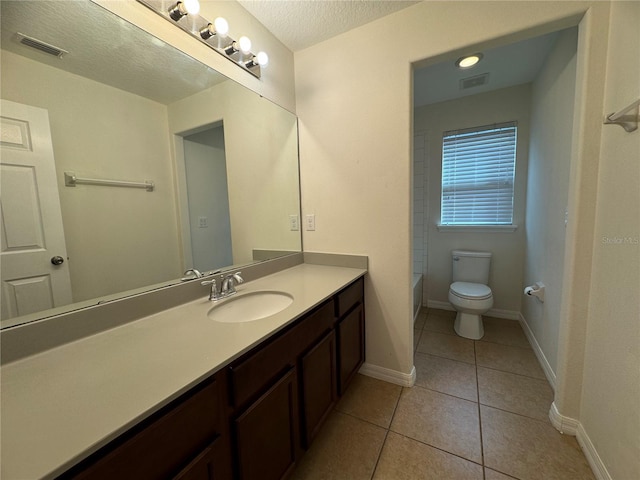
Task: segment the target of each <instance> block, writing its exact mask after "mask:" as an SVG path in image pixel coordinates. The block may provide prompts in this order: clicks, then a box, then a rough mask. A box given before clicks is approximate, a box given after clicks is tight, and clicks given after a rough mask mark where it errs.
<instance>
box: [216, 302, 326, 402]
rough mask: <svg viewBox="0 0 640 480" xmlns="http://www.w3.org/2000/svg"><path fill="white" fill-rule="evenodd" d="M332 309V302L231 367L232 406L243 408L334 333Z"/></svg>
mask: <svg viewBox="0 0 640 480" xmlns="http://www.w3.org/2000/svg"><path fill="white" fill-rule="evenodd" d="M333 309H334V307H333V301H329V302H327V303H325V304H323V305H322V306H321V307H320V308H318V309H317V310H316V311H315V312H313V313H311V314H310V315H309V316H308V317H305V318H304V319H302V320H301V321H300V322H299V323H297V324H295V325H294V326H293V327H292V328H291V329H289V330H287V331H285V332H284V333H282V334H280V335H278V336H277V337H276V338H275V339H274V340H272V341H271V342H270V343H269V344H268V345H266V346H260V347H259V348H260V349H259V350H258V351H257V352H255V353H249V354H248V357H247V358H245V359H241V360H240V361H239V362H238V363H237V364H235V365H232V366H231V367H230V368H229V372H230V380H231V382H230V385H231V403H232V405H233V406H234V407H240V406H241V405H243V404H244V403H245V402H246V401H248V400H249V399H251V398H252V397H254V396H255V395H257V394H258V393H260V392H261V391H263V390H264V388H266V387H267V386H268V385H269V384H271V383H272V382H273V380H275V379H276V378H277V377H278V376H279V375H280V374H281V373H282V372H283V371H284V370H286V369H288V368H290V367H292V366H293V365H294V364H295V361H296V357H297V356H298V355H299V354H300V353H301V352H302V351H304V350H305V349H307V348H308V347H309V346H310V345H311V344H312V343H313V342H314V341H315V340H316V339H317V338H319V337H320V336H322V335H323V334H325V333H326V332H327V331H329V330H330V329H331V325H332V323H333ZM276 335H277V334H276Z"/></svg>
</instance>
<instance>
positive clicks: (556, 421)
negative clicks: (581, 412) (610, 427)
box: [549, 402, 612, 480]
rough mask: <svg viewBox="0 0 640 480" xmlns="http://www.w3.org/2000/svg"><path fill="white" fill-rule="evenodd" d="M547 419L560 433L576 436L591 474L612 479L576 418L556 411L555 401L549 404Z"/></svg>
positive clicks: (600, 478)
mask: <svg viewBox="0 0 640 480" xmlns="http://www.w3.org/2000/svg"><path fill="white" fill-rule="evenodd" d="M549 420H551V424H552V425H553V426H554V427H555V428H556V430H558V431H559V432H560V433H562V434H564V435H572V436H575V437H576V440H577V441H578V444H579V445H580V448H581V449H582V452H583V453H584V456H585V458H586V459H587V462H589V466H590V467H591V470H592V471H593V474H594V475H595V477H596V478H597V479H598V480H612V479H611V475H610V474H609V472H608V471H607V467H605V465H604V462H603V461H602V459H601V458H600V455H598V452H597V450H596V448H595V446H594V445H593V443H592V442H591V439H590V438H589V435H587V432H586V431H585V429H584V427H583V426H582V424H581V423H580V422H579V421H578V420H576V419H575V418H571V417H565V416H564V415H562V414H561V413H560V412H559V411H558V408H557V407H556V404H555V402H553V403H552V404H551V408H550V409H549Z"/></svg>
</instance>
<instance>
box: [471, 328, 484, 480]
mask: <svg viewBox="0 0 640 480" xmlns="http://www.w3.org/2000/svg"><path fill="white" fill-rule="evenodd" d="M473 359H474V360H475V365H474V367H475V370H476V397H477V399H478V428H479V430H480V458H481V461H482V480H486V473H485V462H484V439H483V436H482V414H481V412H480V382H479V381H478V355H477V353H476V341H475V340H474V342H473Z"/></svg>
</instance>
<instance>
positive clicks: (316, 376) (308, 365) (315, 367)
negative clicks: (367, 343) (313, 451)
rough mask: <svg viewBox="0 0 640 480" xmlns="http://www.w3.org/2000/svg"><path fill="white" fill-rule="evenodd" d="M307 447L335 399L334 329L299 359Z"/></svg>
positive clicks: (304, 434) (304, 432)
mask: <svg viewBox="0 0 640 480" xmlns="http://www.w3.org/2000/svg"><path fill="white" fill-rule="evenodd" d="M300 371H301V374H300V377H301V379H302V389H301V390H302V401H301V409H302V412H303V413H302V418H303V422H304V424H303V439H304V446H305V448H309V445H310V444H311V441H312V440H313V438H314V437H315V436H316V434H317V433H318V430H319V429H320V426H321V425H322V422H323V420H324V419H325V417H326V416H327V415H328V414H329V412H331V409H332V408H333V405H334V403H335V400H336V335H335V333H334V332H333V331H332V332H330V333H329V334H328V335H326V336H325V337H324V338H323V339H322V340H320V341H319V342H318V343H317V344H316V345H315V346H314V347H313V348H312V349H311V350H310V351H309V352H307V353H306V354H305V355H303V356H302V358H301V360H300Z"/></svg>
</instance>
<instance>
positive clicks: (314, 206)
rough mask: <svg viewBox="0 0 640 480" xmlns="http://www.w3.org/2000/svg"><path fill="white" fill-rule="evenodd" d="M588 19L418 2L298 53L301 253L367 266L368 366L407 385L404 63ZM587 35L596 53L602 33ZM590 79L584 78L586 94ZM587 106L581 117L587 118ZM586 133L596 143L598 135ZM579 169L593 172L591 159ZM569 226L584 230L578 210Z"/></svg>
mask: <svg viewBox="0 0 640 480" xmlns="http://www.w3.org/2000/svg"><path fill="white" fill-rule="evenodd" d="M589 8H593V9H595V11H594V13H593V16H594V17H596V23H597V22H599V21H600V19H601V18H602V17H603V16H605V17H606V8H607V7H606V5H602V4H599V3H597V2H594V3H590V2H526V3H523V2H506V3H505V2H422V3H420V4H417V5H415V6H413V7H410V8H407V9H404V10H402V11H400V12H397V13H395V14H393V15H389V16H387V17H384V18H382V19H380V20H378V21H375V22H371V23H369V24H367V25H364V26H362V27H360V28H357V29H355V30H352V31H349V32H347V33H345V34H343V35H340V36H338V37H335V38H333V39H330V40H327V41H325V42H323V43H320V44H318V45H315V46H312V47H310V48H308V49H305V50H303V51H300V52H296V54H295V70H296V101H297V112H298V116H299V119H300V155H301V158H300V161H301V181H302V192H303V202H302V205H303V214H305V213H315V214H316V231H315V232H304V245H305V250H312V251H313V250H315V251H326V252H340V253H352V252H354V253H361V254H365V255H368V256H369V261H370V263H369V265H370V269H369V271H370V275H369V276H368V277H367V283H366V298H367V300H366V302H367V303H366V309H367V363H370V364H373V365H375V366H379V367H383V368H386V369H389V370H392V371H397V372H399V373H400V374H405V375H406V374H408V373H410V372H411V369H412V366H413V358H412V335H413V329H412V328H411V308H412V301H411V300H412V299H411V289H410V288H397V285H398V284H400V285H411V280H410V277H411V270H412V265H411V217H410V212H411V193H410V192H411V132H412V120H411V117H412V115H411V103H412V102H411V63H412V62H418V61H421V60H424V59H429V58H431V59H432V60H431V61H433V62H436V61H438V60H440V59H442V58H443V55H446V57H447V58H451V57H453V56H455V55H456V54H458V53H461V52H462V49H463V48H464V47H467V46H470V45H474V46H476V47H481V48H486V47H488V46H496V45H497V44H505V43H511V42H514V41H517V40H521V39H523V38H528V37H531V36H535V35H540V34H543V33H548V32H550V31H552V30H557V29H559V28H562V27H567V26H571V25H575V24H576V23H577V22H578V21H579V20H580V18H581V17H582V15H583V14H584V12H585V11H586V10H588V9H589ZM381 32H393V41H385V40H384V38H383V37H384V35H382V34H381ZM591 35H592V38H593V41H594V42H601V41H602V42H606V37H605V35H606V26H605V28H604V29H598V30H595V29H594V31H593V32H591ZM400 46H401V47H400ZM598 54H599V52H598V51H597V50H596V51H595V52H591V51H590V52H588V53H587V54H586V55H587V57H588V58H591V59H592V60H596V62H595V63H597V61H598V60H601V58H600V56H598ZM592 57H593V58H592ZM597 68H598V67H597V66H596V65H595V64H594V63H593V62H592V63H591V64H590V65H589V66H588V67H587V70H588V71H589V73H590V74H594V77H595V80H594V81H593V82H591V83H593V89H597V88H598V87H599V83H598V80H599V76H598V75H597V74H595V73H596V72H597ZM596 98H597V97H596ZM590 102H591V101H588V102H586V105H585V108H584V113H585V114H586V113H588V114H589V115H594V114H595V113H596V112H595V111H593V112H592V111H591V110H597V109H598V102H597V101H596V103H595V105H591V103H590ZM598 115H599V113H598ZM586 128H587V132H586V133H587V138H593V137H590V136H589V135H593V133H594V131H595V132H596V133H598V134H599V128H600V126H599V124H598V125H596V124H589V125H588V126H587V127H586ZM581 141H582V142H583V143H584V144H585V148H587V149H590V148H591V145H590V141H589V140H581ZM594 155H595V156H594ZM586 158H588V159H589V161H595V162H596V163H597V158H598V156H597V152H592V151H589V152H588V153H586ZM580 181H581V180H578V181H577V184H578V185H579V184H580ZM329 188H331V190H330V191H329ZM586 193H587V196H588V195H589V193H590V192H586ZM577 215H584V216H585V217H586V218H585V219H584V223H585V225H584V227H583V226H582V223H581V228H582V230H583V231H584V230H588V228H589V226H590V225H591V224H590V220H589V211H588V209H587V211H584V212H582V213H577ZM586 253H587V254H588V252H586ZM577 254H578V255H582V254H583V252H582V251H579V252H577ZM571 368H573V365H571V366H570V368H569V369H571Z"/></svg>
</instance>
